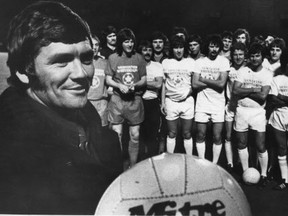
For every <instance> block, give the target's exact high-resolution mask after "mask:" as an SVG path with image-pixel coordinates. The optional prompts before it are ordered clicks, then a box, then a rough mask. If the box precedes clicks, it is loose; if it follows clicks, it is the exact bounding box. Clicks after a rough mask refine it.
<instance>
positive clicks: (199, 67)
mask: <svg viewBox="0 0 288 216" xmlns="http://www.w3.org/2000/svg"><path fill="white" fill-rule="evenodd" d="M207 42H208V43H207V45H206V47H205V48H206V49H205V50H206V52H207V57H204V58H200V59H198V60H197V61H196V62H195V68H194V77H193V82H192V85H193V88H195V89H197V90H198V94H197V100H196V108H195V109H196V110H195V111H196V113H195V121H196V127H197V134H196V147H197V151H198V156H199V157H200V158H205V151H206V144H205V139H206V131H207V123H208V122H209V120H212V122H213V159H212V162H213V163H217V162H218V159H219V156H220V153H221V149H222V137H221V133H222V129H223V125H224V113H225V94H224V89H225V85H226V81H227V77H228V72H229V70H230V64H229V60H228V59H227V58H225V57H223V56H219V52H220V50H221V49H222V47H223V42H222V40H221V37H220V36H219V35H211V36H210V37H209V38H208V41H207Z"/></svg>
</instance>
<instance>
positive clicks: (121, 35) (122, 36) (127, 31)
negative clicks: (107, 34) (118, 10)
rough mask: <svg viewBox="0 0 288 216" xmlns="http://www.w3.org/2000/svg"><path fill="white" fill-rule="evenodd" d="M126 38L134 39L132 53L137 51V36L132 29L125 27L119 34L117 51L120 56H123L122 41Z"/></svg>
mask: <svg viewBox="0 0 288 216" xmlns="http://www.w3.org/2000/svg"><path fill="white" fill-rule="evenodd" d="M125 40H132V41H133V42H134V48H133V52H132V54H133V53H135V46H136V37H135V35H134V33H133V31H132V30H131V29H129V28H123V29H121V30H120V31H119V32H118V34H117V42H116V52H117V54H118V55H119V56H121V55H122V53H123V47H122V43H123V42H124V41H125Z"/></svg>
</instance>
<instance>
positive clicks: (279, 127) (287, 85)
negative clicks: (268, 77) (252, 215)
mask: <svg viewBox="0 0 288 216" xmlns="http://www.w3.org/2000/svg"><path fill="white" fill-rule="evenodd" d="M283 51H284V50H283ZM287 54H288V53H287V51H286V52H284V53H282V56H281V72H282V74H279V75H277V76H275V77H274V78H273V81H272V84H271V91H270V93H269V95H268V96H267V104H268V103H270V104H273V107H274V110H273V112H272V114H271V115H270V119H269V124H270V125H271V126H272V131H273V134H274V137H275V141H276V147H277V155H278V163H279V167H280V172H281V178H282V180H281V182H280V183H279V184H278V185H277V186H275V187H274V189H275V190H284V189H286V188H287V187H288V172H287V170H288V165H287V130H288V71H287V63H288V55H287Z"/></svg>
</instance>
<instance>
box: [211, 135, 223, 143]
mask: <svg viewBox="0 0 288 216" xmlns="http://www.w3.org/2000/svg"><path fill="white" fill-rule="evenodd" d="M213 143H215V144H216V145H220V144H221V143H222V137H221V134H219V135H218V134H217V135H214V136H213Z"/></svg>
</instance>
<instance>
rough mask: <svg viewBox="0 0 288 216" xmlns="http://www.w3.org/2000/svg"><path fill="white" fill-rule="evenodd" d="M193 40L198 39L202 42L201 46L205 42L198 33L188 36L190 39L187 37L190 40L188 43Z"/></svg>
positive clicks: (198, 41)
mask: <svg viewBox="0 0 288 216" xmlns="http://www.w3.org/2000/svg"><path fill="white" fill-rule="evenodd" d="M192 41H196V42H197V43H199V44H200V46H201V45H202V43H203V41H202V38H201V36H200V35H198V34H192V35H189V37H188V39H187V42H188V43H191V42H192Z"/></svg>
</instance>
